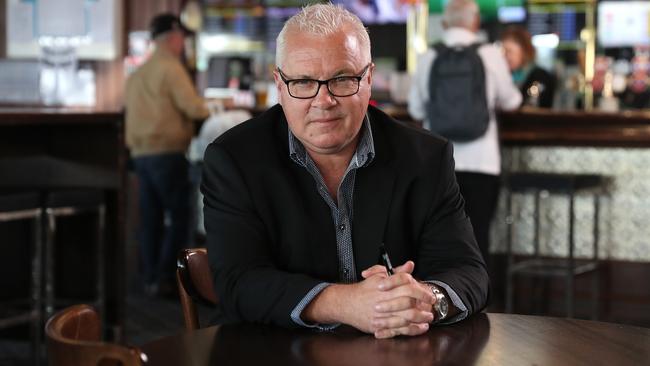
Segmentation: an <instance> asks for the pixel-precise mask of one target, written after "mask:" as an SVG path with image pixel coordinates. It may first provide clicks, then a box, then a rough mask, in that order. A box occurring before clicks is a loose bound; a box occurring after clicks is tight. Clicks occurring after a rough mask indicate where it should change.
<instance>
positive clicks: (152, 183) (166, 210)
mask: <svg viewBox="0 0 650 366" xmlns="http://www.w3.org/2000/svg"><path fill="white" fill-rule="evenodd" d="M133 163H134V165H135V170H136V173H137V175H138V181H139V182H138V184H139V186H138V187H139V196H140V199H139V203H140V264H141V266H142V268H141V269H142V274H143V275H144V280H145V283H146V284H148V285H151V284H159V283H162V282H171V283H173V279H174V274H175V271H176V256H177V254H178V252H179V250H181V249H182V248H184V247H185V246H186V245H187V242H188V240H189V225H190V180H189V164H188V162H187V159H185V155H184V154H181V153H169V154H160V155H149V156H143V157H137V158H134V159H133ZM166 222H167V225H165V223H166ZM165 226H167V228H165Z"/></svg>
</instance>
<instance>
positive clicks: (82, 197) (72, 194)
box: [44, 189, 106, 324]
mask: <svg viewBox="0 0 650 366" xmlns="http://www.w3.org/2000/svg"><path fill="white" fill-rule="evenodd" d="M44 210H45V216H46V219H47V225H46V228H45V313H46V315H47V317H50V316H52V314H54V311H55V305H56V302H57V301H58V302H63V303H65V302H64V301H63V300H62V299H56V296H55V269H56V263H55V258H54V257H55V255H54V254H55V244H56V233H57V219H58V218H60V217H66V216H74V215H80V214H85V213H96V215H97V230H96V240H97V245H96V255H95V274H96V278H95V292H96V298H95V307H96V308H97V309H99V313H100V314H105V313H106V312H105V311H103V308H104V302H105V287H104V280H105V279H104V235H105V225H106V222H105V221H106V206H105V201H104V192H103V191H102V190H99V189H65V190H52V191H48V192H47V193H46V198H45V203H44ZM102 316H104V315H102ZM102 320H104V319H102ZM102 324H104V322H103V321H102Z"/></svg>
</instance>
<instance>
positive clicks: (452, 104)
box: [428, 43, 490, 142]
mask: <svg viewBox="0 0 650 366" xmlns="http://www.w3.org/2000/svg"><path fill="white" fill-rule="evenodd" d="M479 46H481V44H480V43H474V44H472V45H470V46H467V47H447V46H445V45H444V44H442V43H437V44H435V45H434V46H433V47H434V49H435V50H436V58H435V61H434V62H433V65H432V66H431V76H430V77H429V105H428V113H429V122H430V123H431V131H433V132H435V133H437V134H439V135H441V136H443V137H446V138H448V139H449V140H452V141H458V142H465V141H471V140H475V139H477V138H479V137H481V136H483V134H485V131H486V130H487V127H488V124H489V122H490V111H489V110H488V105H487V96H486V91H485V68H484V66H483V61H482V60H481V57H480V56H479V55H478V52H477V49H478V48H479Z"/></svg>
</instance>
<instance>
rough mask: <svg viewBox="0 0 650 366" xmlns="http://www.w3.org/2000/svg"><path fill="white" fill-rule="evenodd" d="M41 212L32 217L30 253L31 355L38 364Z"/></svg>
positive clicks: (40, 329)
mask: <svg viewBox="0 0 650 366" xmlns="http://www.w3.org/2000/svg"><path fill="white" fill-rule="evenodd" d="M42 222H43V212H42V211H41V212H40V213H39V215H38V216H37V217H36V218H35V219H34V249H33V254H32V273H31V274H32V294H31V297H32V329H31V332H32V352H33V354H32V356H33V358H34V364H35V365H40V363H41V358H42V349H41V344H42V335H43V289H42V288H41V283H42V277H43V272H42V265H43V240H42V236H43V231H42V230H43V225H42Z"/></svg>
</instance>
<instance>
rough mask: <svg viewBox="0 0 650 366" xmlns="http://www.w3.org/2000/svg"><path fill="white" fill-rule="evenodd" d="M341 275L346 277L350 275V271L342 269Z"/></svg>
mask: <svg viewBox="0 0 650 366" xmlns="http://www.w3.org/2000/svg"><path fill="white" fill-rule="evenodd" d="M343 274H345V275H346V276H347V275H349V274H350V270H349V269H347V268H343Z"/></svg>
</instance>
